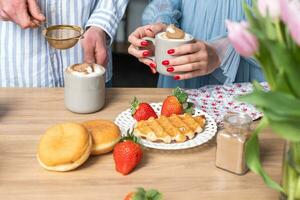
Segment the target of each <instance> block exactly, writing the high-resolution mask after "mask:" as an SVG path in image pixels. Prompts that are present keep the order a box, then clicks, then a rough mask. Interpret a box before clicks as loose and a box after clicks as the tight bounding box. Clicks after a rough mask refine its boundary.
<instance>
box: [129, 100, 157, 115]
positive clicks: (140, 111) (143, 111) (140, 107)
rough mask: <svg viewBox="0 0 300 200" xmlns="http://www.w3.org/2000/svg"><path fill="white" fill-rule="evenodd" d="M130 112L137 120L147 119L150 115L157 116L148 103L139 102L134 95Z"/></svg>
mask: <svg viewBox="0 0 300 200" xmlns="http://www.w3.org/2000/svg"><path fill="white" fill-rule="evenodd" d="M131 114H132V116H133V118H134V119H136V120H137V121H141V120H147V119H149V118H150V117H154V118H157V115H156V113H155V111H154V110H153V108H152V107H151V106H150V105H149V104H148V103H144V102H143V103H139V101H138V99H137V98H136V97H134V98H133V101H132V103H131Z"/></svg>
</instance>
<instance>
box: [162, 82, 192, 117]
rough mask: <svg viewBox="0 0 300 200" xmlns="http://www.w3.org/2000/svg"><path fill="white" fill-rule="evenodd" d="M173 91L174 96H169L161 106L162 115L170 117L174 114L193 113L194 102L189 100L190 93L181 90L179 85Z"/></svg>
mask: <svg viewBox="0 0 300 200" xmlns="http://www.w3.org/2000/svg"><path fill="white" fill-rule="evenodd" d="M172 93H173V95H172V96H168V97H167V98H166V99H165V100H164V102H163V105H162V108H161V115H164V116H166V117H169V116H171V115H172V114H176V115H181V114H183V113H189V114H193V112H194V104H193V103H191V102H187V99H188V94H187V93H185V92H184V91H183V90H181V89H180V88H179V87H177V88H175V89H174V90H173V92H172Z"/></svg>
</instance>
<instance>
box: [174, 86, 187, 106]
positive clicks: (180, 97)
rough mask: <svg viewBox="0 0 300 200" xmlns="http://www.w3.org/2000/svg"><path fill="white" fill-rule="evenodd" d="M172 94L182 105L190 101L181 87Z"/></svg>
mask: <svg viewBox="0 0 300 200" xmlns="http://www.w3.org/2000/svg"><path fill="white" fill-rule="evenodd" d="M172 93H173V95H174V96H175V97H176V98H177V99H178V101H179V102H180V103H181V104H183V103H185V102H186V101H187V99H188V94H187V93H185V92H184V91H183V90H182V89H180V88H179V87H177V88H175V89H174V90H173V92H172Z"/></svg>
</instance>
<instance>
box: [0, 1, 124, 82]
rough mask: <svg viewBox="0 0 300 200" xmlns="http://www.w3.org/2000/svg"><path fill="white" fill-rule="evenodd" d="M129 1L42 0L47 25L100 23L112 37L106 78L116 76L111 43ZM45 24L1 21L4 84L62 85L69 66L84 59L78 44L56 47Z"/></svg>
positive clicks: (1, 76) (0, 72) (0, 66)
mask: <svg viewBox="0 0 300 200" xmlns="http://www.w3.org/2000/svg"><path fill="white" fill-rule="evenodd" d="M128 1H129V0H71V1H66V0H39V1H38V2H39V5H40V7H41V10H42V12H43V14H44V15H45V16H46V20H47V26H51V25H58V24H71V25H77V26H81V27H83V28H86V27H89V26H96V27H99V28H101V29H102V30H104V31H105V32H106V33H107V35H108V36H109V40H108V41H109V42H108V52H109V53H108V54H109V64H108V66H107V73H106V81H109V80H110V79H111V78H112V59H111V50H110V45H111V43H112V41H113V38H114V36H115V34H116V30H117V26H118V23H119V22H120V20H121V18H122V16H123V14H124V12H125V9H126V6H127V3H128ZM42 30H43V27H40V28H38V29H26V30H23V29H21V28H20V27H19V26H17V25H16V24H14V23H13V22H2V21H1V22H0V87H62V86H64V80H63V71H64V69H65V68H66V67H68V66H69V65H71V64H75V63H82V62H83V49H82V48H81V46H80V44H79V43H78V44H77V45H76V46H75V47H74V48H71V49H68V50H56V49H53V48H51V47H50V46H49V44H48V43H47V41H46V40H45V38H44V37H43V36H42Z"/></svg>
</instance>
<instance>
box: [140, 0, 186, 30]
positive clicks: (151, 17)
mask: <svg viewBox="0 0 300 200" xmlns="http://www.w3.org/2000/svg"><path fill="white" fill-rule="evenodd" d="M180 7H181V0H153V1H151V3H150V4H149V5H148V6H147V7H146V9H145V10H144V13H143V16H142V22H143V24H144V25H145V24H153V23H157V22H161V23H165V24H176V25H177V26H178V25H179V23H178V21H179V19H180V18H181V11H180Z"/></svg>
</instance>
